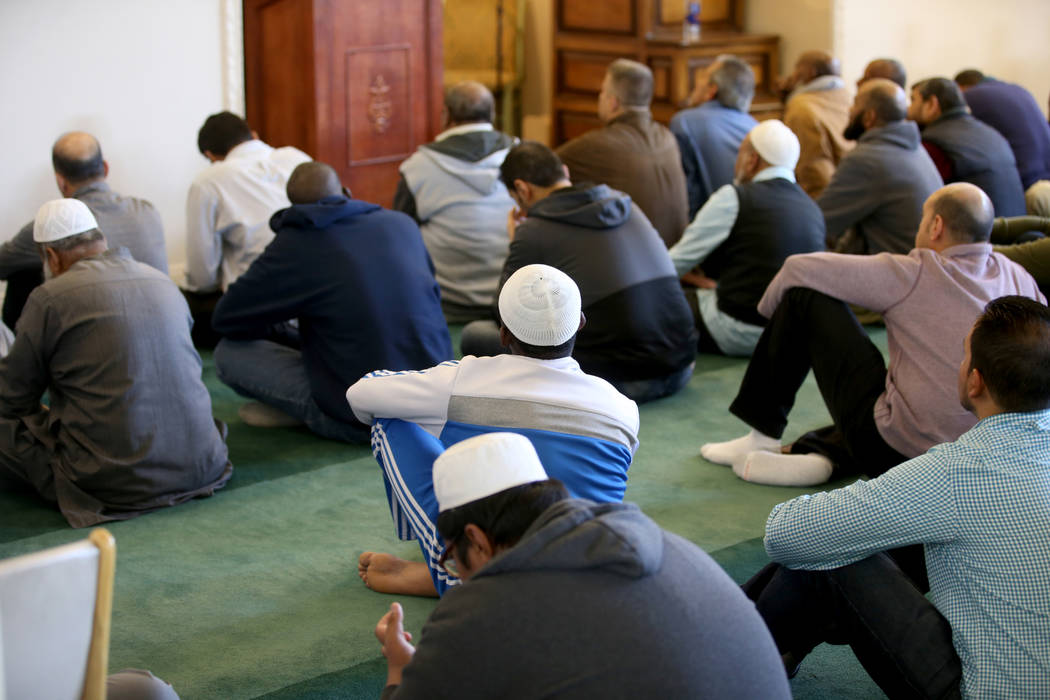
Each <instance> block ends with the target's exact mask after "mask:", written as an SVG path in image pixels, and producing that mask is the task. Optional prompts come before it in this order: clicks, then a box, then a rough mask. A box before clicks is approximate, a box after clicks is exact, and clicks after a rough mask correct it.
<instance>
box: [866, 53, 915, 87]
mask: <svg viewBox="0 0 1050 700" xmlns="http://www.w3.org/2000/svg"><path fill="white" fill-rule="evenodd" d="M875 78H885V79H886V80H891V81H893V82H895V83H897V84H898V85H900V86H901V87H902V88H903V87H905V86H906V85H907V84H908V74H907V73H906V72H905V71H904V66H903V65H902V64H901V62H900V61H898V60H897V59H895V58H876V59H875V60H874V61H872V62H871V63H869V64H868V66H867V67H866V68H865V69H864V75H862V76H861V77H860V80H858V81H857V87H860V86H861V85H863V84H864V83H866V82H868V81H869V80H874V79H875Z"/></svg>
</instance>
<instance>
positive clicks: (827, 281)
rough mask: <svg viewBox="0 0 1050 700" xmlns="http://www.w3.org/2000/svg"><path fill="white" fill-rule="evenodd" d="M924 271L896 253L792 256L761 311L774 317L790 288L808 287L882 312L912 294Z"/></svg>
mask: <svg viewBox="0 0 1050 700" xmlns="http://www.w3.org/2000/svg"><path fill="white" fill-rule="evenodd" d="M921 269H922V266H921V263H920V262H919V261H918V260H917V259H915V258H913V257H911V256H909V255H897V254H892V253H879V254H878V255H844V254H842V253H804V254H802V255H792V256H791V257H789V258H788V259H787V260H785V261H784V265H783V267H781V268H780V272H778V273H777V275H776V277H774V278H773V281H772V282H770V283H769V286H768V287H766V292H765V294H763V295H762V299H761V300H760V301H759V302H758V312H759V313H760V314H762V315H763V316H765V317H766V318H770V317H772V316H773V312H774V311H776V310H777V307H778V306H779V305H780V300H781V299H782V298H783V297H784V294H786V293H787V291H788V290H789V289H791V288H792V287H806V288H808V289H815V290H816V291H818V292H823V293H824V294H827V295H828V296H830V297H834V298H835V299H841V300H842V301H844V302H846V303H847V304H856V305H858V306H863V307H864V308H866V309H871V310H872V311H877V312H879V313H882V312H884V311H886V310H887V309H889V308H890V307H892V306H894V305H896V304H897V303H898V302H900V301H901V300H902V299H904V298H905V297H907V296H908V294H910V293H911V290H912V289H913V288H914V287H915V283H916V282H917V281H918V279H919V272H920V271H921Z"/></svg>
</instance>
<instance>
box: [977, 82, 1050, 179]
mask: <svg viewBox="0 0 1050 700" xmlns="http://www.w3.org/2000/svg"><path fill="white" fill-rule="evenodd" d="M963 95H964V96H965V97H966V103H967V104H968V105H970V111H971V112H972V113H973V116H975V117H977V118H978V119H980V120H981V121H982V122H984V123H985V124H988V125H989V126H991V127H994V128H995V129H996V131H998V132H999V133H1000V134H1002V135H1003V136H1005V137H1006V140H1007V141H1009V142H1010V148H1012V149H1013V152H1014V157H1015V158H1016V159H1017V170H1018V171H1019V172H1020V174H1021V185H1022V186H1023V187H1024V188H1025V189H1028V188H1029V187H1031V186H1032V183H1034V182H1036V181H1038V180H1047V179H1050V125H1047V123H1046V118H1045V117H1044V116H1043V110H1041V109H1039V105H1038V104H1036V101H1035V98H1034V97H1032V93H1030V92H1028V91H1027V90H1025V89H1024V88H1023V87H1021V86H1020V85H1014V84H1013V83H1004V82H1002V81H1000V80H993V79H987V80H985V81H983V82H981V83H979V84H977V85H974V86H973V87H972V88H970V89H969V90H967V91H966V92H964V93H963Z"/></svg>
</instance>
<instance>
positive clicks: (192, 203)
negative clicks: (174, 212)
mask: <svg viewBox="0 0 1050 700" xmlns="http://www.w3.org/2000/svg"><path fill="white" fill-rule="evenodd" d="M221 265H222V236H221V235H220V232H219V196H218V194H217V193H216V192H214V191H213V190H212V189H211V188H210V187H207V186H205V185H201V184H198V183H196V182H195V183H193V184H192V185H190V191H189V194H188V195H187V197H186V289H188V290H189V291H191V292H213V291H215V290H216V289H218V288H219V286H220V284H221V281H222V280H221V269H220V267H221Z"/></svg>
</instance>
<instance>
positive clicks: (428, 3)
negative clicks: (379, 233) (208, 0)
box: [244, 0, 442, 206]
mask: <svg viewBox="0 0 1050 700" xmlns="http://www.w3.org/2000/svg"><path fill="white" fill-rule="evenodd" d="M244 8H245V9H244V12H245V78H246V80H245V89H246V93H247V94H246V97H247V98H248V99H247V104H248V120H249V122H251V123H252V124H253V125H255V124H258V125H259V126H256V128H257V129H259V133H260V136H261V137H262V138H263V139H264V140H267V141H268V142H270V143H271V145H275V146H276V145H283V144H285V143H288V144H291V145H295V146H299V147H300V148H303V149H304V150H306V151H307V152H308V153H310V154H311V155H312V156H313V157H314V158H316V159H317V160H321V161H324V162H326V163H328V164H330V165H332V166H333V167H334V168H335V169H336V170H337V171H339V174H340V176H341V177H342V178H343V183H344V184H345V185H347V186H348V187H349V188H350V189H351V190H352V192H353V194H354V197H356V198H358V199H364V200H367V201H370V202H376V203H378V204H382V205H384V206H390V204H391V202H392V201H393V195H394V190H395V189H396V187H397V181H398V171H397V168H398V165H399V164H400V163H401V161H403V160H404V159H405V158H407V157H408V156H409V155H411V154H412V152H413V151H415V149H416V147H417V146H418V145H420V144H422V143H425V142H427V141H429V140H430V139H432V138H433V136H434V135H435V134H436V133H437V132H438V130H439V128H440V124H441V106H442V43H441V12H442V8H441V2H440V0H245V5H244ZM272 46H276V47H278V48H277V50H276V51H274V50H270V47H272ZM253 70H254V71H255V73H254V74H253V72H252V71H253ZM271 130H272V133H271ZM282 137H283V138H282Z"/></svg>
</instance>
